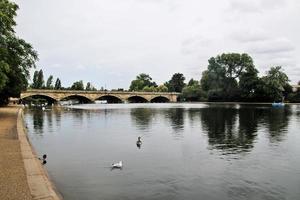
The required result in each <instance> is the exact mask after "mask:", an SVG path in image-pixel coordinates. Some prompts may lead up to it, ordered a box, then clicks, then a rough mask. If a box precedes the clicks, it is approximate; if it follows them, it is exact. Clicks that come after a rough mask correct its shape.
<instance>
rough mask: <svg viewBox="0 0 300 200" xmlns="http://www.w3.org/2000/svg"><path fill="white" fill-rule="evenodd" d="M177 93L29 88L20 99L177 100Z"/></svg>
mask: <svg viewBox="0 0 300 200" xmlns="http://www.w3.org/2000/svg"><path fill="white" fill-rule="evenodd" d="M178 95H179V93H170V92H124V91H81V90H40V89H38V90H37V89H30V90H27V91H24V92H22V93H21V99H26V98H29V97H33V98H34V97H41V98H46V99H47V100H48V101H50V102H53V103H57V102H60V101H63V100H69V99H77V100H79V101H80V102H81V103H89V102H95V101H97V100H106V101H107V102H108V103H127V102H128V103H146V102H177V97H178Z"/></svg>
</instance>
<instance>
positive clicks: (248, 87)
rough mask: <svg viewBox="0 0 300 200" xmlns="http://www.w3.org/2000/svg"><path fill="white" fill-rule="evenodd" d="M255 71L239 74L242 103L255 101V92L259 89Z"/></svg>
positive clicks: (250, 70)
mask: <svg viewBox="0 0 300 200" xmlns="http://www.w3.org/2000/svg"><path fill="white" fill-rule="evenodd" d="M257 74H258V71H257V70H256V69H254V68H253V69H249V70H248V71H247V72H245V73H243V74H241V76H240V81H239V87H240V92H241V98H242V100H243V101H256V100H257V98H258V96H257V91H258V87H259V77H258V76H257Z"/></svg>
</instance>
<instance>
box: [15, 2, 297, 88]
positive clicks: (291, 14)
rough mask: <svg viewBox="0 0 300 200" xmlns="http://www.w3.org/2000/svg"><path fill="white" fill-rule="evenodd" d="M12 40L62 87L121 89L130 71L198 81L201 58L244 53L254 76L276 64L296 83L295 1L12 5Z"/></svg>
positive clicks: (130, 76) (204, 64)
mask: <svg viewBox="0 0 300 200" xmlns="http://www.w3.org/2000/svg"><path fill="white" fill-rule="evenodd" d="M16 2H17V3H18V4H19V5H20V10H19V12H18V14H19V16H18V18H17V22H18V26H17V34H19V35H20V36H21V37H22V38H24V39H25V40H27V41H28V42H30V43H32V44H33V46H34V48H35V49H36V50H37V51H38V52H39V55H40V61H39V63H38V64H39V66H40V67H42V68H43V70H44V72H45V74H46V76H47V75H49V74H53V75H54V76H56V77H57V76H59V77H60V78H61V80H62V81H63V84H65V85H66V86H67V85H70V84H71V83H72V82H73V81H76V80H80V79H83V80H84V81H85V82H87V81H91V82H92V83H93V84H94V85H95V86H97V87H101V86H104V84H106V85H107V87H108V88H119V87H124V88H127V87H128V86H129V84H130V81H131V80H132V79H133V78H134V77H135V76H136V75H137V74H138V73H142V72H145V73H149V74H150V75H151V76H152V77H153V79H154V80H155V81H156V82H158V83H163V82H165V81H167V80H168V79H169V78H170V77H171V75H172V74H173V73H175V72H181V73H184V74H185V75H186V76H187V79H189V78H191V77H193V78H196V79H199V78H200V75H201V72H202V71H203V70H205V69H206V67H207V60H208V59H209V58H210V57H212V56H216V55H217V54H220V53H223V52H241V53H242V52H248V53H250V55H251V56H252V57H253V58H254V60H255V62H256V64H257V66H259V68H260V69H259V70H260V71H264V70H265V68H264V67H262V66H270V65H273V64H276V63H282V64H283V67H284V68H286V72H287V74H288V75H289V76H290V77H291V79H293V81H294V82H295V81H298V79H300V78H299V77H298V78H297V77H295V73H294V70H295V69H297V66H299V63H300V56H299V55H300V50H299V48H298V45H299V44H300V39H299V34H300V26H299V25H298V24H299V22H298V19H299V18H300V13H299V8H300V4H299V1H296V0H251V1H249V0H224V1H219V0H211V1H204V0H186V1H179V0H113V1H108V0H86V1H79V0H64V1H59V0H51V1H36V0H26V2H25V1H21V0H17V1H16Z"/></svg>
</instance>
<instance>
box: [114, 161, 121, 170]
mask: <svg viewBox="0 0 300 200" xmlns="http://www.w3.org/2000/svg"><path fill="white" fill-rule="evenodd" d="M122 167H123V163H122V161H119V162H117V163H113V164H112V168H119V169H120V168H122Z"/></svg>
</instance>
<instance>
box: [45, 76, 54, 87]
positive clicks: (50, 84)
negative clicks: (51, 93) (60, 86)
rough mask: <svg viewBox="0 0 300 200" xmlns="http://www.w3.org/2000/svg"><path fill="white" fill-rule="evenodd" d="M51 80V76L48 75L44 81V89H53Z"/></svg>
mask: <svg viewBox="0 0 300 200" xmlns="http://www.w3.org/2000/svg"><path fill="white" fill-rule="evenodd" d="M52 81H53V76H52V75H50V76H49V78H48V79H47V82H46V89H53V85H52Z"/></svg>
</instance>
